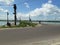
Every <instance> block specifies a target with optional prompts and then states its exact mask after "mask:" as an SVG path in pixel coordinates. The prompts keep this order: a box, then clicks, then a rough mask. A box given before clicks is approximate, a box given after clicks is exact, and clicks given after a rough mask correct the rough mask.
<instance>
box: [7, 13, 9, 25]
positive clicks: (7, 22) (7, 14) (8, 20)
mask: <svg viewBox="0 0 60 45" xmlns="http://www.w3.org/2000/svg"><path fill="white" fill-rule="evenodd" d="M8 15H9V13H8V12H7V25H8V23H9V20H8Z"/></svg>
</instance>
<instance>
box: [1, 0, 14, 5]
mask: <svg viewBox="0 0 60 45" xmlns="http://www.w3.org/2000/svg"><path fill="white" fill-rule="evenodd" d="M0 2H2V3H5V4H8V5H9V4H11V3H13V2H14V0H0Z"/></svg>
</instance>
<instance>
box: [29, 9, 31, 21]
mask: <svg viewBox="0 0 60 45" xmlns="http://www.w3.org/2000/svg"><path fill="white" fill-rule="evenodd" d="M29 12H30V8H29ZM29 22H31V17H30V13H29Z"/></svg>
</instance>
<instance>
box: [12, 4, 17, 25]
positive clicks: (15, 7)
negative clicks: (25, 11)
mask: <svg viewBox="0 0 60 45" xmlns="http://www.w3.org/2000/svg"><path fill="white" fill-rule="evenodd" d="M13 8H14V19H15V20H14V21H15V22H14V24H15V25H16V21H17V17H16V9H17V6H16V4H14V7H13Z"/></svg>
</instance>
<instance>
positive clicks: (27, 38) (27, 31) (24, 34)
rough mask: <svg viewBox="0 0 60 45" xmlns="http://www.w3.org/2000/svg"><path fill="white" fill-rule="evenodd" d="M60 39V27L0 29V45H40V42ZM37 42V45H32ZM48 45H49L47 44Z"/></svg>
mask: <svg viewBox="0 0 60 45" xmlns="http://www.w3.org/2000/svg"><path fill="white" fill-rule="evenodd" d="M55 38H60V26H59V25H44V26H40V27H33V28H15V29H0V45H29V44H30V43H31V44H30V45H38V44H37V43H38V41H44V40H51V39H55ZM33 42H37V43H36V44H35V43H34V44H32V43H33ZM47 45H48V44H47Z"/></svg>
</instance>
